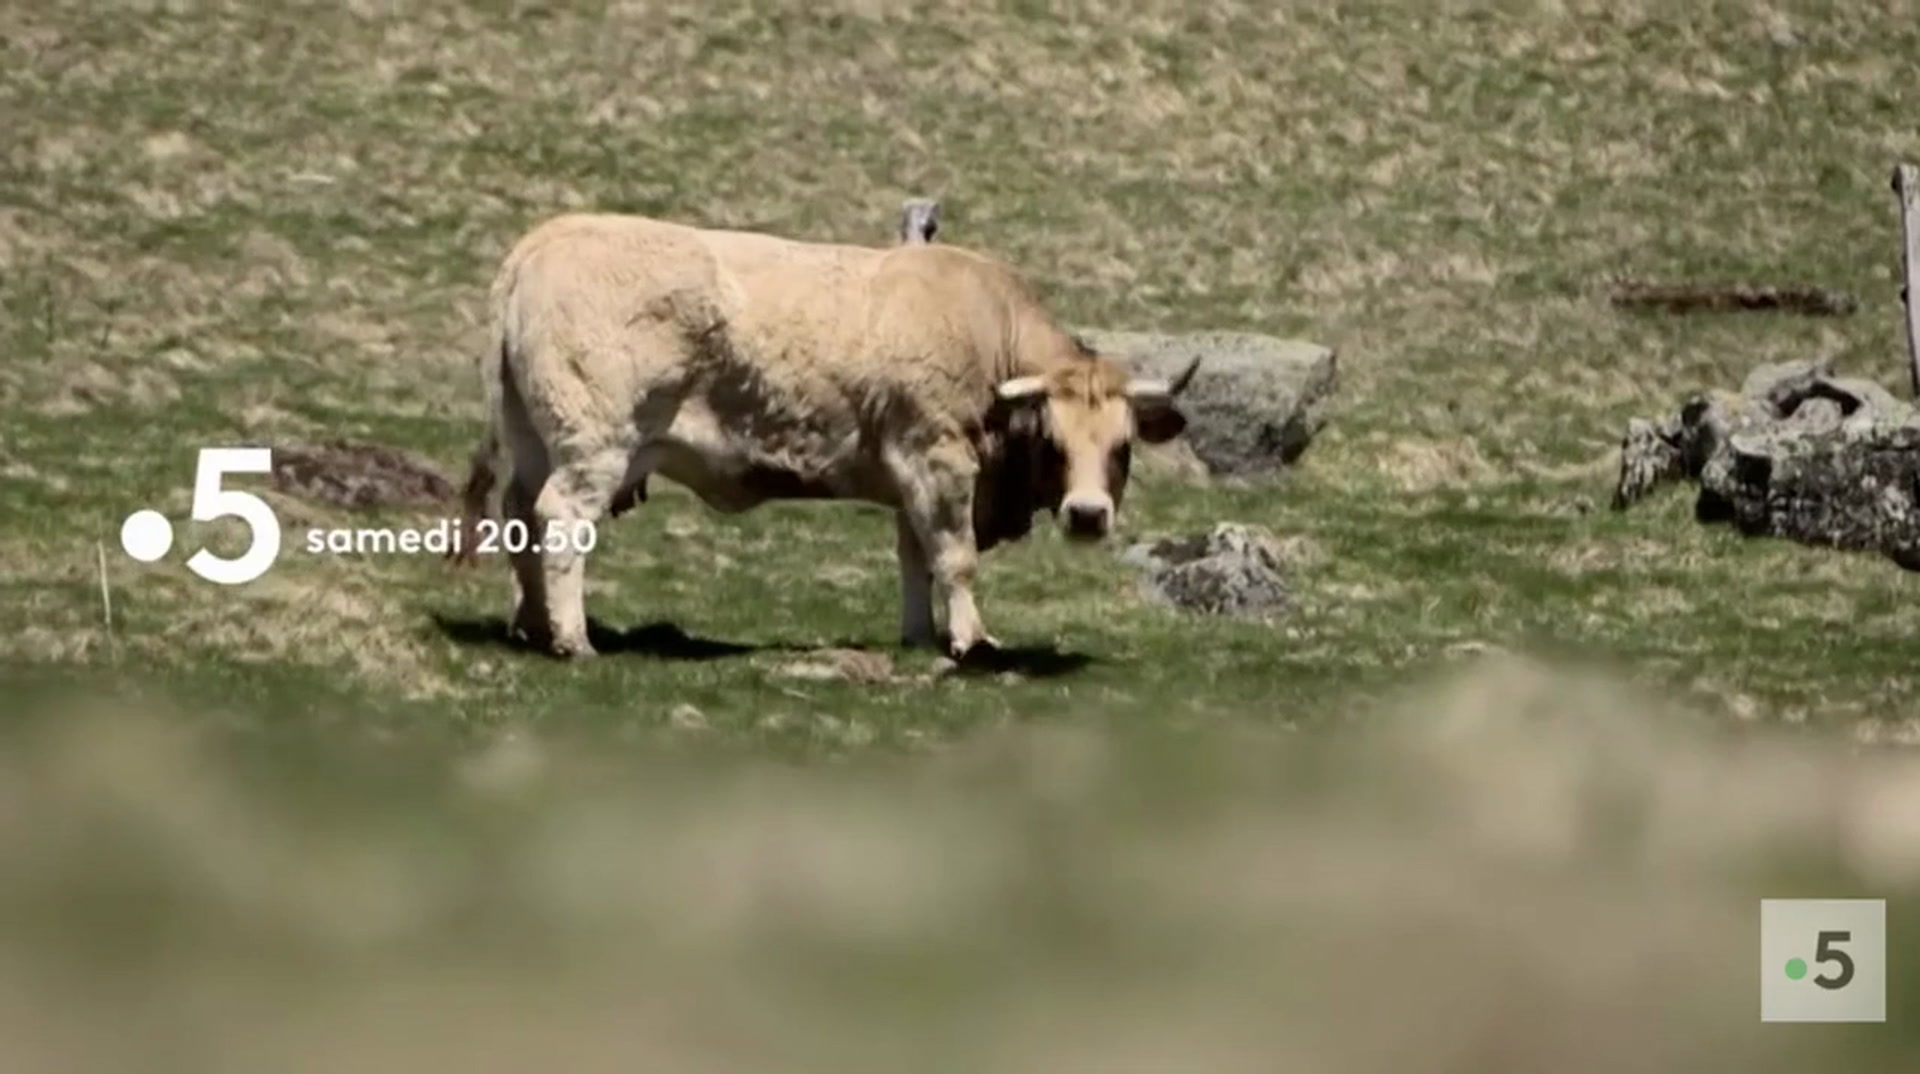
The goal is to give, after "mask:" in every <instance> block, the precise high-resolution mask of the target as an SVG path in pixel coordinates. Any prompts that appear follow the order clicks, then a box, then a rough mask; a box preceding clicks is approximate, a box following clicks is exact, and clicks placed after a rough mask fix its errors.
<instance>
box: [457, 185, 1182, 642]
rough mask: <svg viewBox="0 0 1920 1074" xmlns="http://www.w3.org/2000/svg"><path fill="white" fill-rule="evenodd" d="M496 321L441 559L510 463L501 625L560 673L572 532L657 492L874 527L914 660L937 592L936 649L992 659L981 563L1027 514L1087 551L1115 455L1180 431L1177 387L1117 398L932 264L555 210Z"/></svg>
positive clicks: (495, 312)
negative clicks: (875, 516) (484, 409)
mask: <svg viewBox="0 0 1920 1074" xmlns="http://www.w3.org/2000/svg"><path fill="white" fill-rule="evenodd" d="M491 307H492V310H491V315H492V331H493V336H492V341H491V344H490V347H489V350H488V352H487V353H486V354H485V355H484V356H483V357H482V360H481V373H482V379H483V381H484V383H485V386H486V391H487V396H488V401H489V408H490V412H491V418H492V421H491V427H490V429H489V430H488V433H487V436H486V438H485V440H484V441H483V442H482V443H481V445H480V446H479V448H478V449H476V451H475V453H474V456H473V468H472V472H471V475H470V476H469V478H468V482H467V487H466V494H465V507H466V515H467V517H466V520H465V527H466V528H465V534H466V537H465V539H464V540H463V541H462V545H461V551H460V553H458V554H457V555H456V556H455V558H456V559H460V560H463V561H468V562H470V561H471V560H472V557H473V555H474V550H475V544H476V540H475V537H476V529H475V527H476V526H478V524H479V522H480V520H481V519H482V518H483V517H484V516H485V515H486V514H487V511H488V501H489V500H490V499H491V497H492V494H493V489H494V486H495V484H496V479H497V477H498V476H500V468H499V465H498V463H499V455H500V453H501V452H502V450H504V451H505V452H506V453H507V454H508V455H509V456H510V459H511V470H510V473H509V474H507V475H506V476H507V477H508V481H507V483H506V490H505V494H504V496H503V497H502V504H501V507H502V511H503V512H504V514H505V515H506V516H507V517H508V518H509V519H520V520H522V521H523V522H524V523H525V525H526V528H527V532H528V533H529V534H531V535H533V542H534V544H535V546H536V547H535V548H534V549H533V550H530V551H522V552H519V553H518V554H514V555H513V556H512V560H513V569H514V575H515V579H516V587H517V590H518V600H517V604H516V608H515V611H514V619H513V624H514V631H515V632H516V633H517V634H519V635H521V636H523V637H525V638H527V639H529V640H531V641H534V642H535V643H536V644H544V645H545V646H546V647H547V648H549V649H550V650H551V651H552V652H554V653H555V654H557V655H562V656H587V655H591V654H592V652H593V649H592V646H591V645H590V644H589V643H588V641H587V620H586V609H585V602H584V599H583V590H584V569H585V567H584V555H583V554H582V553H580V552H579V551H578V550H577V549H576V548H575V547H574V545H573V544H572V543H570V542H569V541H568V540H567V535H568V534H570V533H573V532H575V530H576V529H577V528H578V527H579V526H581V525H582V524H592V523H594V522H596V521H598V520H599V519H600V518H601V517H602V516H603V513H606V512H612V513H613V514H615V515H617V514H619V513H621V512H623V511H625V510H626V509H629V508H631V507H632V506H634V505H635V504H636V503H639V502H641V501H643V500H644V499H645V498H646V482H647V479H648V477H649V475H652V474H658V475H660V476H662V477H665V478H667V479H669V480H671V481H674V482H676V483H678V484H680V485H683V486H685V487H686V488H688V489H689V490H691V491H692V492H693V493H694V494H695V495H696V496H698V497H699V498H700V499H701V500H703V501H704V502H705V503H706V504H708V505H709V506H710V507H712V508H714V509H716V510H719V511H723V512H728V513H732V512H738V511H745V510H747V509H749V508H752V507H755V506H757V505H759V504H762V503H765V502H767V501H771V500H792V499H847V500H859V501H865V502H869V503H875V504H880V505H883V506H886V507H891V508H893V509H894V511H895V518H896V527H895V529H896V544H897V551H898V555H899V561H900V585H901V615H900V626H901V635H902V638H903V640H905V641H906V642H907V643H908V644H921V645H927V644H933V643H934V641H935V627H934V614H933V589H932V582H933V580H934V579H936V578H937V579H938V580H939V582H940V586H941V589H942V591H943V593H944V596H945V598H946V611H947V616H946V618H947V633H948V637H949V641H948V649H949V651H950V652H951V653H953V654H954V655H956V656H960V655H965V654H966V653H967V652H968V651H969V650H970V649H972V648H973V647H974V646H976V645H981V644H985V645H988V646H994V645H996V644H997V643H996V642H995V640H994V639H993V638H992V637H991V636H990V635H989V634H988V633H987V631H986V628H985V627H984V625H983V624H982V623H981V619H980V613H979V610H978V608H977V607H976V605H975V603H974V597H973V584H974V572H975V562H976V558H977V555H978V553H979V552H981V551H984V550H985V549H987V548H990V547H992V546H993V545H994V544H996V543H999V542H1001V541H1005V540H1015V539H1018V538H1020V537H1022V536H1024V535H1025V534H1026V533H1027V532H1028V531H1029V529H1030V528H1031V525H1032V518H1033V515H1034V513H1035V512H1037V511H1039V510H1043V509H1044V510H1049V511H1053V512H1054V513H1055V514H1056V515H1058V517H1059V518H1060V520H1061V523H1062V525H1063V527H1064V529H1065V531H1066V534H1067V536H1068V537H1070V538H1073V539H1076V540H1099V539H1100V538H1103V537H1105V536H1106V535H1107V534H1108V532H1109V531H1110V530H1111V529H1112V527H1113V524H1114V516H1115V513H1116V512H1117V511H1118V509H1119V505H1120V500H1121V496H1122V494H1123V492H1124V491H1125V487H1126V482H1127V472H1128V460H1129V450H1130V447H1131V444H1132V442H1133V441H1134V439H1136V438H1138V439H1140V440H1142V441H1146V442H1149V443H1158V442H1162V441H1165V440H1168V439H1170V438H1172V437H1174V436H1177V435H1179V433H1180V431H1181V430H1182V429H1183V428H1184V427H1185V425H1186V418H1185V417H1184V416H1183V415H1182V414H1181V413H1180V411H1179V409H1178V408H1177V407H1176V405H1175V402H1174V399H1175V397H1176V396H1177V395H1178V394H1179V392H1180V391H1181V390H1182V389H1183V388H1184V387H1185V386H1186V383H1187V382H1188V381H1189V380H1190V379H1191V378H1192V375H1193V372H1194V368H1193V367H1192V366H1190V367H1188V369H1187V370H1186V371H1185V372H1184V373H1182V374H1181V376H1180V377H1178V378H1176V380H1175V381H1174V382H1173V383H1171V384H1169V383H1166V382H1161V381H1149V380H1139V379H1130V378H1129V376H1128V374H1127V372H1126V371H1125V369H1123V368H1122V366H1121V365H1119V364H1118V363H1116V362H1115V361H1113V360H1111V359H1109V358H1105V357H1101V356H1098V355H1095V354H1093V353H1092V352H1090V351H1089V350H1088V349H1087V348H1086V347H1085V346H1084V345H1083V344H1081V342H1080V341H1079V340H1077V339H1076V338H1075V337H1074V336H1072V335H1071V334H1069V333H1068V332H1066V331H1064V330H1063V329H1062V328H1061V327H1060V326H1059V325H1057V324H1056V323H1055V322H1054V321H1053V320H1052V318H1050V317H1049V316H1048V315H1047V313H1046V312H1045V311H1044V310H1043V309H1042V308H1041V306H1040V304H1039V303H1038V302H1037V301H1036V299H1035V297H1034V295H1033V293H1032V292H1031V290H1030V289H1029V288H1028V287H1027V286H1026V285H1025V284H1024V283H1023V282H1022V281H1021V279H1020V278H1019V277H1018V276H1016V275H1015V273H1014V272H1013V271H1012V270H1011V269H1009V268H1008V267H1007V266H1005V265H1004V264H1002V263H1000V262H999V261H996V260H993V259H992V258H989V257H986V256H983V255H981V254H978V253H974V252H970V251H968V250H965V249H963V248H960V247H956V246H950V245H941V246H931V245H920V246H902V247H889V248H867V247H858V246H843V245H826V244H819V243H806V242H796V241H791V240H787V239H782V238H776V237H772V236H767V235H760V234H753V233H748V232H739V231H720V230H708V229H700V228H695V227H690V226H685V225H680V224H674V223H669V222H664V221H659V220H652V219H647V218H643V217H635V216H620V215H605V214H570V215H565V216H560V217H557V218H554V219H551V220H548V221H547V222H545V223H543V224H541V225H539V226H537V227H535V228H534V229H533V230H532V231H530V232H528V233H527V234H526V235H525V236H524V237H523V238H522V239H521V240H520V241H519V243H518V244H516V245H515V247H514V248H513V250H512V251H511V252H510V253H509V254H508V255H507V257H506V260H505V262H504V264H503V265H502V267H501V269H500V272H499V274H498V276H497V277H496V278H495V281H494V284H493V288H492V291H491ZM1197 364H1198V363H1197V362H1196V363H1195V365H1197ZM550 527H551V528H550ZM548 534H558V535H559V536H558V537H557V538H556V539H555V540H554V541H553V542H550V543H548V544H547V546H546V550H545V552H544V554H542V552H541V550H540V549H539V547H538V546H539V544H540V542H541V540H542V537H543V536H544V535H548ZM556 543H557V544H562V545H565V547H561V548H560V549H559V550H558V551H555V550H554V546H555V544H556Z"/></svg>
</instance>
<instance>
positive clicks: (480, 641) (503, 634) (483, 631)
mask: <svg viewBox="0 0 1920 1074" xmlns="http://www.w3.org/2000/svg"><path fill="white" fill-rule="evenodd" d="M433 621H434V625H435V626H437V627H439V628H440V632H441V633H442V634H444V635H446V636H447V637H448V638H449V639H450V640H452V641H454V642H457V643H459V644H462V645H491V646H496V647H499V648H504V649H511V650H514V651H516V652H545V650H544V649H542V648H540V647H538V646H535V645H531V644H529V643H528V642H527V641H526V639H524V638H521V637H519V636H518V635H515V634H514V633H513V632H512V631H511V630H510V629H508V624H507V621H506V620H505V619H503V618H501V617H499V616H489V617H483V618H479V619H458V618H454V617H451V616H444V615H435V616H434V617H433ZM587 640H588V641H590V642H592V643H593V647H594V649H595V650H596V651H597V652H600V653H603V654H607V655H612V654H615V653H625V654H632V655H636V656H651V657H654V658H656V659H660V660H715V659H718V658H720V657H723V656H744V655H746V654H748V653H754V652H761V651H764V650H766V649H769V648H778V647H777V646H766V645H744V644H741V643H739V642H731V641H719V640H717V639H714V638H702V637H696V636H694V635H692V634H688V633H687V632H686V631H684V630H682V629H680V627H679V625H678V624H675V623H669V622H664V621H662V622H655V623H644V624H642V625H640V626H636V627H628V628H627V629H625V630H621V629H619V628H616V627H610V626H608V625H606V624H605V623H602V622H600V621H598V620H596V619H592V618H589V619H588V620H587Z"/></svg>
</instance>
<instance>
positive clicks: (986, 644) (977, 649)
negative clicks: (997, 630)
mask: <svg viewBox="0 0 1920 1074" xmlns="http://www.w3.org/2000/svg"><path fill="white" fill-rule="evenodd" d="M999 651H1000V639H998V638H996V637H994V636H993V635H991V634H982V635H980V636H979V637H977V638H974V639H973V640H972V641H966V640H963V639H960V638H955V639H953V640H952V641H951V642H949V643H947V655H948V656H950V657H952V658H953V659H954V660H955V661H964V660H967V659H968V658H972V659H975V660H978V659H980V658H981V657H985V656H992V655H993V654H995V653H997V652H999Z"/></svg>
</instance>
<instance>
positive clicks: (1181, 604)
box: [1121, 522, 1292, 618]
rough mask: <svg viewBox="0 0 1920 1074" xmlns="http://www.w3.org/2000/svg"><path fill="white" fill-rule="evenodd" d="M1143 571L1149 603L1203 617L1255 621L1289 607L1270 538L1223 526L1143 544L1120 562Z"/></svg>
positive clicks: (1244, 528) (1278, 557) (1280, 564)
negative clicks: (1216, 616) (1161, 604)
mask: <svg viewBox="0 0 1920 1074" xmlns="http://www.w3.org/2000/svg"><path fill="white" fill-rule="evenodd" d="M1121 558H1122V559H1123V560H1125V561H1126V562H1128V563H1130V564H1132V565H1134V566H1136V567H1139V568H1141V569H1142V570H1143V571H1144V572H1145V577H1144V579H1143V581H1142V586H1143V588H1144V589H1145V591H1146V593H1147V595H1148V597H1149V598H1150V599H1152V600H1155V601H1158V602H1161V603H1164V604H1171V605H1173V606H1175V607H1178V608H1184V609H1186V610H1188V611H1194V612H1200V613H1202V614H1206V615H1224V616H1232V617H1241V618H1258V617H1261V616H1266V615H1270V614H1273V613H1275V612H1280V611H1285V610H1287V609H1288V608H1290V607H1291V606H1292V598H1291V597H1290V596H1289V595H1288V593H1287V588H1286V582H1285V579H1284V578H1283V577H1282V573H1281V572H1282V570H1283V568H1284V561H1283V559H1282V557H1281V555H1280V551H1279V548H1278V546H1277V545H1276V544H1275V543H1274V541H1273V538H1272V537H1271V535H1269V534H1267V533H1266V532H1265V531H1263V530H1260V529H1258V528H1256V527H1252V526H1244V525H1240V524H1238V523H1233V522H1223V523H1220V524H1218V525H1216V526H1214V527H1213V528H1212V529H1211V530H1209V531H1207V532H1205V533H1199V534H1194V535H1192V536H1188V537H1169V538H1165V539H1162V540H1158V541H1147V542H1142V543H1139V544H1136V545H1133V546H1132V547H1130V548H1128V549H1127V550H1126V552H1125V553H1123V554H1122V557H1121Z"/></svg>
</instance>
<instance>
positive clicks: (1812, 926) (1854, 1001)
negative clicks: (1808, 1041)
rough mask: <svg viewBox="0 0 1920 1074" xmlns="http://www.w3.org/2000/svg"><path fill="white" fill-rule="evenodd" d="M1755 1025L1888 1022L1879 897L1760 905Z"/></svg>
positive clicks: (1776, 901) (1883, 913)
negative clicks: (1758, 999) (1757, 1017)
mask: <svg viewBox="0 0 1920 1074" xmlns="http://www.w3.org/2000/svg"><path fill="white" fill-rule="evenodd" d="M1760 1020H1761V1021H1763V1022H1884V1021H1886V1020H1887V903H1886V900H1885V899H1762V900H1761V901H1760Z"/></svg>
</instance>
